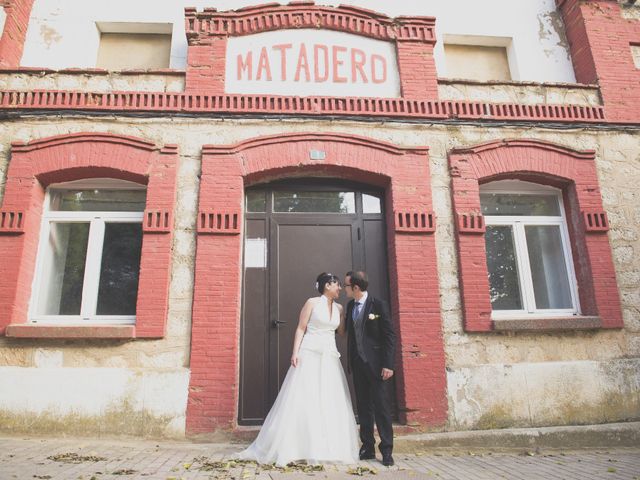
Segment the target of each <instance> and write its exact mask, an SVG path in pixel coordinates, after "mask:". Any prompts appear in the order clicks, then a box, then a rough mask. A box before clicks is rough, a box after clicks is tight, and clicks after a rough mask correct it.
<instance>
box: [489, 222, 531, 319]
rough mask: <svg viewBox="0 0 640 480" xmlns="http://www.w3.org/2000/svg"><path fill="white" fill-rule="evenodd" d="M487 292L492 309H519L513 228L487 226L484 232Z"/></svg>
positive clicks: (518, 281)
mask: <svg viewBox="0 0 640 480" xmlns="http://www.w3.org/2000/svg"><path fill="white" fill-rule="evenodd" d="M485 245H486V250H487V269H488V272H489V292H490V295H491V306H492V308H493V309H494V310H521V309H522V298H521V295H520V278H519V275H518V265H517V263H516V251H515V245H514V239H513V228H512V227H510V226H488V227H487V231H486V234H485Z"/></svg>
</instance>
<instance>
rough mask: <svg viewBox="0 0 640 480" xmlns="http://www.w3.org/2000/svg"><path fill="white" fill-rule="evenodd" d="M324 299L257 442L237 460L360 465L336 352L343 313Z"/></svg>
mask: <svg viewBox="0 0 640 480" xmlns="http://www.w3.org/2000/svg"><path fill="white" fill-rule="evenodd" d="M331 310H332V311H331V313H330V312H329V305H328V299H327V297H325V296H324V295H323V296H321V297H320V299H319V301H318V302H317V303H316V305H315V306H314V307H313V309H312V311H311V316H310V317H309V322H308V324H307V330H306V332H305V334H304V337H303V338H302V343H301V345H300V349H299V352H298V359H299V361H298V366H297V367H293V366H291V367H289V371H288V372H287V376H286V377H285V379H284V382H283V384H282V387H281V389H280V393H278V398H276V401H275V403H274V404H273V407H271V411H270V412H269V415H267V418H266V419H265V421H264V424H263V425H262V428H261V430H260V433H259V434H258V437H257V438H256V439H255V441H254V442H253V443H252V444H251V445H250V446H249V447H248V448H247V449H246V450H244V451H242V452H240V454H239V455H238V456H239V458H241V459H245V460H256V461H257V462H259V463H275V464H276V465H278V466H284V465H286V464H288V463H290V462H293V461H297V460H306V461H307V462H309V463H321V462H323V463H324V462H336V463H357V462H358V433H357V427H356V421H355V418H354V415H353V409H352V407H351V397H350V396H349V387H348V384H347V379H346V377H345V374H344V370H343V369H342V365H341V364H340V353H338V349H337V348H336V340H335V330H336V329H337V328H338V325H339V324H340V312H339V310H338V306H337V305H336V303H335V302H333V304H332V309H331Z"/></svg>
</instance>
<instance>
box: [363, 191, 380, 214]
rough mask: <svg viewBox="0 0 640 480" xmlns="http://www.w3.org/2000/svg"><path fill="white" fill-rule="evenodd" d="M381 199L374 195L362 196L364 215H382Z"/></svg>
mask: <svg viewBox="0 0 640 480" xmlns="http://www.w3.org/2000/svg"><path fill="white" fill-rule="evenodd" d="M381 203H382V202H381V201H380V198H378V197H374V196H373V195H367V194H366V193H363V194H362V213H382V205H381Z"/></svg>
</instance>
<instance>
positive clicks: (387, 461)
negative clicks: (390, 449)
mask: <svg viewBox="0 0 640 480" xmlns="http://www.w3.org/2000/svg"><path fill="white" fill-rule="evenodd" d="M395 463H396V462H394V461H393V457H392V456H391V453H383V454H382V464H383V465H384V466H385V467H392V466H393V465H395Z"/></svg>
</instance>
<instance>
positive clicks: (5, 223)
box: [0, 210, 25, 234]
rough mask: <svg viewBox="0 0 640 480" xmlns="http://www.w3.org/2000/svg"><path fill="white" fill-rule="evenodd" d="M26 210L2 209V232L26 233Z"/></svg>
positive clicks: (0, 215) (0, 214)
mask: <svg viewBox="0 0 640 480" xmlns="http://www.w3.org/2000/svg"><path fill="white" fill-rule="evenodd" d="M24 223H25V222H24V212H16V211H6V210H0V234H3V233H4V234H7V233H24Z"/></svg>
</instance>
